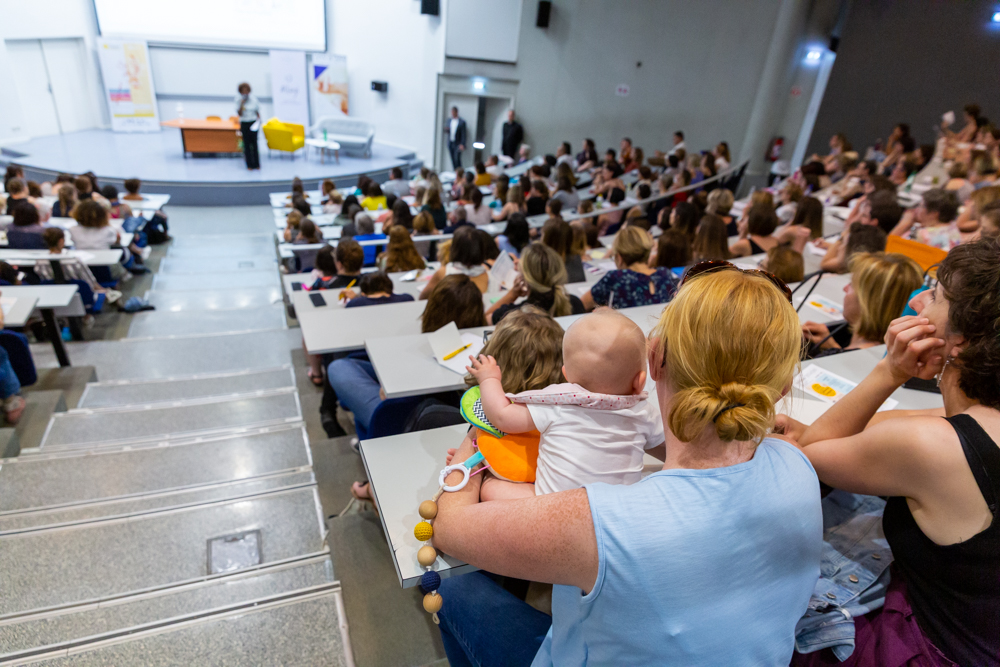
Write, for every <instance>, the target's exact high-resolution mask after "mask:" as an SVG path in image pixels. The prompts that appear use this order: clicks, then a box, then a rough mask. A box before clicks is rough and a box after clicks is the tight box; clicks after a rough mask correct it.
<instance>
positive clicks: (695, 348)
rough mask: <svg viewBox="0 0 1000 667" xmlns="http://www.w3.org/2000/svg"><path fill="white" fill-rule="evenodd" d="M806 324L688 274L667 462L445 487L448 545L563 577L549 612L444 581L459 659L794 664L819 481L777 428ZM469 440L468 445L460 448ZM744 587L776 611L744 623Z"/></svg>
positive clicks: (661, 351)
mask: <svg viewBox="0 0 1000 667" xmlns="http://www.w3.org/2000/svg"><path fill="white" fill-rule="evenodd" d="M798 327H799V325H798V318H797V317H796V315H795V312H794V310H793V309H792V308H791V307H790V306H789V304H788V302H787V301H786V300H785V296H784V294H782V293H781V292H780V291H779V290H778V289H776V288H775V286H773V285H772V284H771V283H770V282H768V281H767V280H765V279H763V278H762V277H759V276H757V275H748V274H743V273H738V272H736V271H721V272H719V273H718V274H714V275H707V276H703V277H700V278H699V279H697V280H692V281H690V285H689V286H688V287H687V289H686V290H682V292H681V295H680V297H679V300H678V302H677V303H674V304H672V305H671V306H670V307H668V308H667V309H666V310H665V311H664V314H663V315H662V316H661V319H660V324H659V325H658V327H657V329H656V330H655V332H654V333H653V334H652V336H651V341H652V343H653V351H652V352H650V355H649V358H650V361H649V372H650V373H651V375H652V378H653V379H654V380H655V381H656V383H657V389H656V396H657V397H658V400H659V405H660V409H661V412H662V415H663V422H664V431H665V432H666V433H667V438H668V442H667V445H666V449H665V452H663V453H662V454H664V455H665V459H666V462H665V465H664V470H663V471H662V472H658V473H654V474H653V475H651V476H649V477H647V478H646V479H645V480H643V481H642V482H639V483H636V484H633V485H628V486H625V485H605V484H600V485H588V486H586V487H585V488H583V489H578V490H573V491H564V492H560V493H554V494H547V495H545V496H539V497H535V498H528V499H522V500H517V501H506V502H479V497H480V493H479V491H480V484H481V477H482V476H480V475H477V476H474V477H472V478H471V480H470V482H469V484H467V485H466V487H465V488H464V489H463V490H461V491H458V492H455V493H449V494H445V495H444V496H442V497H441V499H440V500H439V503H438V506H439V511H438V515H437V518H436V519H435V523H434V532H435V546H436V547H437V548H439V549H441V550H443V551H445V552H446V553H448V554H450V555H452V556H454V557H455V558H459V559H461V560H463V561H464V562H467V563H470V564H471V565H473V566H474V567H477V568H480V569H481V570H483V571H484V572H491V573H496V574H500V575H506V576H514V577H519V578H524V579H529V580H532V581H541V582H551V583H554V584H556V586H555V587H554V589H553V604H552V609H553V615H552V617H551V618H550V617H549V616H547V615H545V614H541V613H540V612H537V611H535V610H533V609H532V608H531V607H529V606H528V605H527V604H525V603H521V602H519V601H517V600H516V598H514V597H513V596H511V595H510V593H507V592H505V591H503V590H502V588H501V587H500V585H499V584H497V583H495V582H494V581H493V579H491V578H490V577H489V576H487V575H485V574H483V573H474V574H469V575H464V576H460V577H451V578H449V579H447V580H445V581H444V583H443V584H442V586H441V589H440V590H441V597H442V599H443V602H444V606H443V608H442V609H441V611H440V612H439V614H438V616H439V618H440V620H441V625H440V628H441V632H442V640H443V641H444V645H445V650H446V653H447V654H448V656H449V659H450V661H451V663H452V664H456V665H457V664H466V663H468V662H469V661H470V657H469V656H473V655H484V654H492V655H503V656H504V658H505V660H506V661H507V662H510V663H511V664H528V663H529V662H531V660H532V657H533V656H535V654H536V653H537V657H536V658H535V661H536V662H537V663H538V664H564V663H568V662H572V661H574V660H576V661H578V662H580V661H581V660H582V659H581V658H580V656H583V655H586V661H588V662H590V663H593V664H675V663H676V664H680V663H685V664H695V663H697V664H735V663H741V662H748V660H747V658H746V656H747V655H748V654H752V655H753V656H755V657H754V658H753V659H752V660H750V661H749V662H756V663H760V664H774V665H778V664H784V663H786V662H788V660H789V659H790V657H791V653H792V644H793V631H794V627H795V624H796V622H797V621H798V620H799V617H800V616H801V615H802V610H803V609H804V608H805V607H806V605H807V603H808V600H809V597H810V593H811V592H812V590H813V587H814V585H815V583H816V580H817V577H818V575H819V561H820V544H821V543H820V537H821V534H822V516H821V510H820V499H819V484H818V483H817V481H816V477H815V474H814V473H813V471H812V470H811V469H810V467H809V465H808V462H807V461H806V459H805V457H804V456H803V455H802V454H801V452H799V451H798V450H797V449H795V448H794V447H792V446H791V445H789V444H788V443H785V442H782V441H781V440H778V439H774V438H767V437H766V435H767V431H768V429H769V428H770V426H771V424H772V423H773V420H774V402H775V401H776V400H777V399H778V397H779V396H780V395H781V394H782V393H783V392H784V391H785V390H786V388H787V387H788V386H789V384H790V383H791V380H792V376H793V374H794V372H795V370H796V368H797V364H798V352H799V347H800V337H799V329H798ZM667 340H669V344H667ZM706 348H709V349H712V350H718V352H717V353H715V354H700V353H699V352H700V351H702V350H704V349H706ZM668 357H669V358H668ZM504 389H505V391H509V388H508V387H506V386H505V387H504ZM473 451H474V450H473V448H472V440H471V439H470V438H467V439H466V440H465V442H463V443H462V445H461V447H460V448H459V450H458V452H457V453H456V454H455V458H456V460H464V459H465V458H466V457H467V456H469V455H471V454H472V452H473ZM692 470H694V471H696V472H699V473H704V474H698V475H692V474H690V473H691V471H692ZM457 479H458V475H457V474H453V475H452V477H451V478H449V483H452V484H454V483H455V481H456V480H457ZM514 502H516V503H519V504H518V506H517V508H518V509H517V511H516V512H512V511H511V508H512V507H513V506H512V505H511V503H514ZM640 507H641V508H642V511H638V512H637V511H636V508H640ZM678 508H683V510H678ZM694 508H697V512H696V514H697V517H692V516H691V513H692V511H694ZM664 512H666V514H664ZM526 535H528V536H544V538H541V537H538V539H535V538H534V537H529V538H527V539H526V538H525V536H526ZM678 549H679V550H681V551H683V552H685V553H691V552H692V551H691V550H692V549H694V551H693V552H694V553H697V554H698V557H697V558H694V559H691V558H679V557H677V554H678V553H680V551H678ZM734 552H741V553H742V552H745V553H748V554H753V557H752V558H733V554H734ZM595 582H596V584H595ZM668 582H669V583H668ZM598 593H599V595H598ZM588 594H590V595H591V597H583V596H585V595H588ZM734 595H742V596H745V598H746V602H745V604H749V605H752V604H754V602H759V600H760V599H761V596H767V598H768V600H769V602H768V613H767V614H765V615H762V616H760V617H759V618H757V619H756V621H755V622H754V623H753V624H747V623H745V622H744V621H745V614H743V613H742V612H741V611H738V610H737V609H736V606H737V605H735V604H734V598H733V596H734ZM693 601H694V602H693ZM499 605H503V610H504V611H503V614H504V619H505V623H504V624H503V626H500V625H498V624H489V623H484V622H483V621H482V620H481V619H482V618H483V617H482V613H481V612H482V611H483V610H486V609H491V610H495V609H498V608H499ZM692 605H694V606H692ZM720 627H725V628H727V632H725V633H723V634H721V635H720V633H719V632H718V629H719V628H720ZM546 632H548V634H546ZM459 638H461V639H459ZM574 656H575V657H574Z"/></svg>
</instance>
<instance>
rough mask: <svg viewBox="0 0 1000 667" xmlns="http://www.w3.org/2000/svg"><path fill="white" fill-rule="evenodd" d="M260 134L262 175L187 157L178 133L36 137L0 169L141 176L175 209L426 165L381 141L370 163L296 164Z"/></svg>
mask: <svg viewBox="0 0 1000 667" xmlns="http://www.w3.org/2000/svg"><path fill="white" fill-rule="evenodd" d="M258 137H259V140H260V167H261V168H260V170H259V171H248V170H247V168H246V164H245V163H244V161H243V156H242V155H236V156H232V157H231V156H228V155H221V156H218V157H187V158H185V157H184V153H183V152H182V149H181V136H180V131H179V130H176V129H173V128H164V129H163V131H161V132H150V133H143V134H124V133H118V132H111V131H110V130H84V131H82V132H72V133H69V134H60V135H53V136H48V137H38V138H35V139H32V140H30V141H26V142H24V143H19V144H14V145H11V146H6V147H3V148H2V149H0V164H8V163H12V162H13V163H17V164H19V165H21V166H22V167H24V172H25V175H26V176H27V177H28V178H29V179H32V180H37V181H39V182H41V181H45V180H51V179H53V178H54V177H55V176H56V175H57V174H59V173H60V172H68V173H72V174H80V173H84V172H87V171H93V172H94V173H95V174H97V177H98V179H99V180H100V181H101V183H102V184H103V183H111V184H113V185H116V186H118V188H119V189H123V186H122V182H123V181H124V180H125V179H126V178H132V177H138V178H141V179H142V182H143V186H142V188H143V190H144V191H147V192H156V193H166V194H169V195H170V203H172V204H192V205H203V206H216V205H217V206H229V205H234V204H268V203H269V199H268V193H269V192H275V191H280V190H282V189H285V188H287V187H288V186H289V183H290V182H291V180H292V178H294V177H296V176H298V177H299V178H301V179H302V180H303V181H304V182H305V186H306V189H307V190H311V189H316V188H318V187H319V183H320V181H322V180H323V179H325V178H332V179H333V180H334V181H335V182H336V183H337V186H338V187H341V186H346V185H354V184H355V183H356V182H357V178H358V176H359V175H361V174H367V175H369V176H370V177H371V178H373V179H374V180H376V181H378V182H382V181H385V180H387V179H388V177H389V170H390V169H392V168H393V167H400V168H401V169H402V170H403V172H404V175H407V176H408V173H409V170H410V169H411V168H419V166H420V164H421V163H420V161H419V160H417V158H416V154H415V152H414V151H413V150H411V149H408V148H404V147H401V146H394V145H390V144H383V143H379V142H378V141H376V142H375V143H374V144H373V145H372V156H371V157H370V158H365V157H361V156H358V155H348V154H345V153H344V151H341V152H340V163H339V164H337V163H335V162H333V158H332V156H331V157H328V158H327V160H326V164H323V163H322V162H321V161H320V156H319V155H318V154H317V153H316V152H315V151H314V150H313V149H309V154H308V155H307V154H306V150H305V149H302V150H300V151H298V152H297V153H296V155H295V159H292V158H291V157H290V156H289V154H288V153H281V152H279V151H274V153H273V155H269V152H268V150H267V143H266V142H265V141H264V134H263V132H260V133H258Z"/></svg>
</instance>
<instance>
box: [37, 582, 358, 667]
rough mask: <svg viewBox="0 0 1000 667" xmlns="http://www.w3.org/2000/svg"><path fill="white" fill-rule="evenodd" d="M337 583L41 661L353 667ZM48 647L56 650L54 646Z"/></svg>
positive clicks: (80, 666)
mask: <svg viewBox="0 0 1000 667" xmlns="http://www.w3.org/2000/svg"><path fill="white" fill-rule="evenodd" d="M342 608H343V603H342V601H341V595H340V586H339V585H338V584H337V583H333V584H328V585H326V586H323V587H316V588H314V589H306V590H303V591H299V592H297V593H295V594H290V595H276V596H272V597H270V598H265V599H264V600H262V601H261V602H260V603H258V604H250V603H242V604H237V605H232V606H231V607H228V608H222V609H219V610H218V611H217V612H216V613H214V614H210V615H200V616H198V617H179V618H178V619H177V622H174V623H170V624H168V625H165V626H162V627H155V626H154V627H153V628H150V629H149V630H146V631H143V629H142V628H141V627H140V628H136V630H135V631H133V632H129V633H124V632H122V633H117V634H118V636H117V637H115V638H114V639H108V638H107V636H102V637H95V638H94V639H93V640H92V641H90V642H87V643H84V644H83V645H80V646H74V647H73V648H72V650H71V651H68V650H67V648H68V647H67V648H63V649H62V650H61V651H56V650H53V652H52V653H50V654H49V655H46V656H45V657H46V658H50V659H49V660H46V664H50V665H60V666H62V665H66V666H68V665H74V666H76V667H84V666H86V667H91V666H92V667H97V666H104V665H135V664H142V665H147V666H149V667H161V666H164V667H165V666H167V665H209V664H210V665H253V664H261V662H262V656H267V657H266V659H265V660H264V662H266V663H267V664H273V665H328V666H330V667H346V666H347V665H353V664H354V662H353V660H352V659H349V658H348V655H349V653H350V640H349V638H348V637H347V625H346V619H342V618H341V615H340V610H341V609H342ZM53 648H54V649H55V648H57V647H53Z"/></svg>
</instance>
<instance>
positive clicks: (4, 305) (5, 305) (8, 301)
mask: <svg viewBox="0 0 1000 667" xmlns="http://www.w3.org/2000/svg"><path fill="white" fill-rule="evenodd" d="M15 303H17V297H13V296H0V309H2V310H3V316H4V317H7V314H8V313H9V312H10V309H11V308H13V307H14V304H15Z"/></svg>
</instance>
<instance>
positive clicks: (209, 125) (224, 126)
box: [160, 118, 240, 130]
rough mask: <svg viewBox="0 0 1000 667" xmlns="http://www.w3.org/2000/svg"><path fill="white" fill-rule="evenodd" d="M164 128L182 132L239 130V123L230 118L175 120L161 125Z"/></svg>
mask: <svg viewBox="0 0 1000 667" xmlns="http://www.w3.org/2000/svg"><path fill="white" fill-rule="evenodd" d="M160 125H163V126H164V127H179V128H181V129H182V130H238V129H240V124H239V123H234V122H232V121H231V120H229V119H228V118H226V119H223V120H205V119H204V118H175V119H173V120H167V121H163V122H162V123H160Z"/></svg>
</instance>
